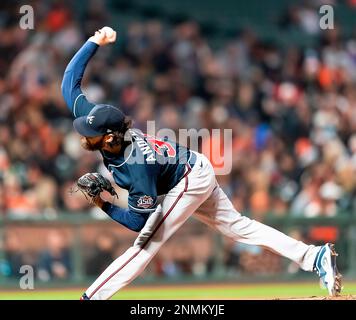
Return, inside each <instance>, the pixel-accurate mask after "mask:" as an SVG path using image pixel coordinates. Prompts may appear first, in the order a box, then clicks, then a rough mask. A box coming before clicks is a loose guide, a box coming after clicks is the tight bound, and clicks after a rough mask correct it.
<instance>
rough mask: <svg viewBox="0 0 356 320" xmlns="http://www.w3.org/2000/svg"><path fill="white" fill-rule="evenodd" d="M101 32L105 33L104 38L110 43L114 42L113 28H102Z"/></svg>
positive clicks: (114, 33)
mask: <svg viewBox="0 0 356 320" xmlns="http://www.w3.org/2000/svg"><path fill="white" fill-rule="evenodd" d="M101 30H102V31H104V32H105V34H106V37H107V38H108V39H109V41H110V42H112V41H115V37H116V31H115V30H114V29H113V28H110V27H103V28H102V29H101Z"/></svg>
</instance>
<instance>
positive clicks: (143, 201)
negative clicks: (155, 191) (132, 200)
mask: <svg viewBox="0 0 356 320" xmlns="http://www.w3.org/2000/svg"><path fill="white" fill-rule="evenodd" d="M152 205H153V199H152V197H150V196H142V197H140V198H139V199H138V200H137V207H139V208H143V209H147V208H149V207H151V206H152Z"/></svg>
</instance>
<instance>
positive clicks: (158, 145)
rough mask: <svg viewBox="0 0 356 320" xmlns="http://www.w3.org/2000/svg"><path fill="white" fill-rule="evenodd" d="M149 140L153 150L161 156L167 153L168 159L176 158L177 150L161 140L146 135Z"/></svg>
mask: <svg viewBox="0 0 356 320" xmlns="http://www.w3.org/2000/svg"><path fill="white" fill-rule="evenodd" d="M144 136H145V137H146V139H147V142H148V143H150V144H151V146H152V148H153V149H154V150H155V151H156V152H157V153H158V154H159V155H161V156H163V155H164V152H166V153H167V155H168V157H171V158H172V157H175V156H176V150H175V149H174V148H173V147H172V145H171V144H170V143H169V142H167V141H163V140H160V139H158V138H156V137H154V136H150V135H148V134H145V135H144Z"/></svg>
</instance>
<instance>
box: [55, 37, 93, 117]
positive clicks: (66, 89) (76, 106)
mask: <svg viewBox="0 0 356 320" xmlns="http://www.w3.org/2000/svg"><path fill="white" fill-rule="evenodd" d="M98 47H99V46H98V45H97V44H96V43H94V42H91V41H87V42H86V43H85V44H84V45H83V46H82V47H81V48H80V49H79V51H78V52H77V53H76V54H75V55H74V57H73V58H72V60H71V61H70V62H69V64H68V66H67V68H66V70H65V72H64V76H63V80H62V85H61V89H62V95H63V98H64V100H65V102H66V104H67V107H68V109H69V110H70V111H71V113H72V114H73V116H74V117H75V118H77V117H81V116H86V115H88V113H89V112H90V111H91V109H93V107H94V106H95V104H93V103H90V102H89V101H88V100H87V99H86V97H85V95H84V94H83V92H82V90H81V87H80V86H81V82H82V78H83V75H84V71H85V68H86V66H87V64H88V62H89V60H90V59H91V58H92V56H94V54H95V52H96V50H97V49H98Z"/></svg>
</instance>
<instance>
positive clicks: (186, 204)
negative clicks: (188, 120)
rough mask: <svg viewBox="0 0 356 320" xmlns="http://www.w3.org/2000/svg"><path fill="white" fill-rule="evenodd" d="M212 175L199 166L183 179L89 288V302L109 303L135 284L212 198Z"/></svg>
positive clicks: (87, 293) (87, 292)
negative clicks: (154, 258)
mask: <svg viewBox="0 0 356 320" xmlns="http://www.w3.org/2000/svg"><path fill="white" fill-rule="evenodd" d="M213 182H214V181H213V179H212V176H211V174H208V172H204V170H203V169H202V168H200V166H198V167H197V168H195V167H194V168H193V170H192V172H191V173H190V174H189V175H188V176H186V177H185V178H183V179H182V180H181V181H180V182H179V183H178V185H177V186H176V187H174V188H173V189H172V190H171V191H169V193H168V194H167V195H166V196H165V198H164V200H163V202H162V204H161V205H160V206H159V207H158V208H157V210H156V211H155V212H154V213H153V214H152V215H151V216H150V217H149V219H148V220H147V222H146V224H145V226H144V228H143V229H142V230H141V232H140V234H139V236H138V238H137V239H136V241H135V243H134V246H133V247H131V248H129V249H128V250H127V251H126V252H125V253H124V254H123V255H121V256H120V257H119V258H117V259H116V260H115V261H114V262H113V263H111V264H110V266H109V267H108V268H107V269H106V270H105V271H104V272H103V273H102V274H101V275H100V276H99V278H98V279H97V280H96V281H95V282H94V283H93V284H92V285H91V286H90V287H89V288H88V290H87V291H86V295H87V297H88V298H89V299H93V300H97V299H100V300H102V299H109V298H110V297H111V296H112V295H113V294H115V293H116V292H117V291H118V290H120V289H121V288H122V287H124V286H125V285H127V284H128V283H130V282H131V281H133V280H134V279H135V278H136V277H137V276H138V275H139V274H140V273H141V272H142V271H143V270H144V269H145V267H146V266H147V264H148V263H149V262H150V261H151V260H152V258H153V257H154V255H155V254H156V253H157V252H158V250H159V249H160V248H161V246H162V245H163V244H164V243H165V242H166V241H167V240H168V239H169V238H170V237H171V236H172V235H173V234H174V233H175V232H176V231H177V230H178V228H180V227H181V225H182V224H183V223H184V222H185V221H186V220H187V219H188V218H189V217H190V216H191V215H192V214H193V213H194V211H195V210H196V209H197V208H198V207H199V206H200V205H201V204H202V203H203V202H204V201H205V200H206V199H207V198H208V196H209V195H210V194H211V192H212V190H213V187H214V184H213Z"/></svg>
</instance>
